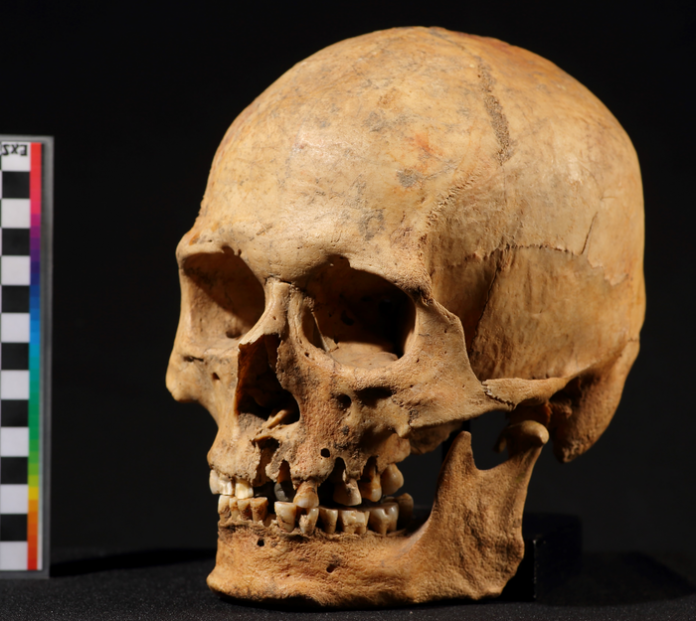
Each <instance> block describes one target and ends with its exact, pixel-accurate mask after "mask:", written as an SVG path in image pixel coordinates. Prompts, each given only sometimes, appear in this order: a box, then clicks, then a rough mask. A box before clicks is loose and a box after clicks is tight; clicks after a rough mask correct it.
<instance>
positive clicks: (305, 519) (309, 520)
mask: <svg viewBox="0 0 696 621" xmlns="http://www.w3.org/2000/svg"><path fill="white" fill-rule="evenodd" d="M318 517H319V507H313V508H311V509H310V510H309V511H307V513H306V514H305V515H301V516H300V530H301V531H302V534H303V535H311V534H312V533H314V528H315V527H316V525H317V518H318Z"/></svg>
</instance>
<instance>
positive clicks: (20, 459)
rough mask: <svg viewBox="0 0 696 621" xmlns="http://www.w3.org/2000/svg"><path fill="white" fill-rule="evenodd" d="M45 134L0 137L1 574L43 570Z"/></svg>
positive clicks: (45, 291) (45, 490) (45, 468)
mask: <svg viewBox="0 0 696 621" xmlns="http://www.w3.org/2000/svg"><path fill="white" fill-rule="evenodd" d="M51 144H52V143H51V142H50V139H49V140H47V139H41V141H38V140H37V141H34V140H32V139H30V138H28V139H19V138H17V139H13V137H11V136H6V137H5V136H3V137H1V139H0V577H2V574H5V573H6V572H13V573H14V572H34V573H39V572H42V570H45V569H46V565H47V559H46V558H45V556H46V541H45V535H46V528H45V526H46V525H47V522H46V519H47V498H48V486H47V481H46V478H47V465H48V462H47V450H48V446H47V444H48V442H47V438H48V436H47V425H48V411H47V405H46V400H45V399H44V393H45V390H47V387H46V386H44V383H45V382H46V377H47V375H46V365H48V360H47V359H46V358H47V355H46V353H45V352H46V347H45V343H46V340H45V339H42V336H43V334H42V333H43V324H44V319H45V317H44V315H45V313H46V309H47V308H48V306H47V304H45V300H44V297H45V295H46V294H47V292H48V288H47V283H44V282H42V281H43V280H44V274H47V273H50V271H47V270H46V269H45V268H44V265H43V263H42V260H44V259H45V258H44V257H42V245H43V242H44V240H43V236H44V231H45V230H46V228H45V226H44V221H43V214H44V205H45V202H46V201H45V199H46V185H47V181H46V180H47V178H48V176H47V175H46V174H45V173H46V163H47V157H46V156H47V154H46V150H47V147H49V146H50V145H51Z"/></svg>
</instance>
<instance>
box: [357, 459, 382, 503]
mask: <svg viewBox="0 0 696 621" xmlns="http://www.w3.org/2000/svg"><path fill="white" fill-rule="evenodd" d="M358 489H359V490H360V495H361V496H362V497H363V498H365V499H367V500H369V501H370V502H379V500H380V499H381V498H382V483H381V481H380V476H379V475H378V474H377V469H376V468H375V466H374V465H372V466H369V467H368V468H367V469H366V471H365V474H364V475H363V479H362V480H361V481H359V482H358Z"/></svg>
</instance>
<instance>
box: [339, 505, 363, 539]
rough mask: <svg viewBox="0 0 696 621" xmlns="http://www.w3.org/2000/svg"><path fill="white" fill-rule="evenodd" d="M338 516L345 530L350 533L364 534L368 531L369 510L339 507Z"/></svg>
mask: <svg viewBox="0 0 696 621" xmlns="http://www.w3.org/2000/svg"><path fill="white" fill-rule="evenodd" d="M338 518H339V520H340V521H341V528H342V529H343V532H344V533H346V534H349V535H352V534H355V535H364V534H365V532H366V531H367V512H366V511H360V510H358V509H339V510H338Z"/></svg>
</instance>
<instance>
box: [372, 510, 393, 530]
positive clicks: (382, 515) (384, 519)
mask: <svg viewBox="0 0 696 621" xmlns="http://www.w3.org/2000/svg"><path fill="white" fill-rule="evenodd" d="M367 513H368V518H367V521H368V524H369V526H370V528H371V529H372V530H374V531H375V532H377V533H379V534H380V535H386V534H387V531H388V530H389V522H390V520H389V516H388V515H387V512H386V510H385V509H384V508H383V507H370V508H369V509H368V510H367Z"/></svg>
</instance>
